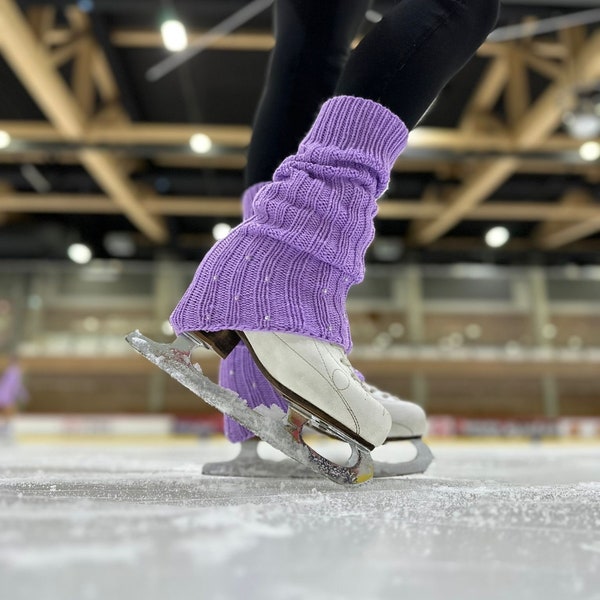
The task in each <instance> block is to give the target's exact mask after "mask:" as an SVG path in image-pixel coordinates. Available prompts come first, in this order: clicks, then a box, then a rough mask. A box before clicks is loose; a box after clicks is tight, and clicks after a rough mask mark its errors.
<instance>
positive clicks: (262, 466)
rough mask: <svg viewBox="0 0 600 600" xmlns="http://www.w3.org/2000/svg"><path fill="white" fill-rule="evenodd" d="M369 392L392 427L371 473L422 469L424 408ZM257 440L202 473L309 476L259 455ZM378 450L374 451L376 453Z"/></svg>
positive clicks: (425, 457)
mask: <svg viewBox="0 0 600 600" xmlns="http://www.w3.org/2000/svg"><path fill="white" fill-rule="evenodd" d="M366 387H367V390H368V391H369V392H370V393H371V395H372V396H373V397H374V398H375V399H376V400H378V401H379V402H380V404H382V405H383V407H384V408H385V409H386V410H387V411H388V412H389V413H390V415H391V417H392V427H391V429H390V432H389V434H388V437H387V439H386V441H385V446H386V448H385V450H386V457H387V459H388V460H385V461H384V460H377V458H375V460H374V476H375V477H398V476H405V475H415V474H419V473H424V472H425V471H426V470H427V468H428V467H429V465H430V464H431V462H432V460H433V454H432V453H431V450H430V449H429V447H428V446H427V445H426V444H425V442H423V440H422V437H423V435H424V434H425V430H426V428H427V417H426V415H425V411H424V410H423V409H422V408H421V407H420V406H418V405H417V404H414V403H412V402H406V401H405V400H400V398H397V397H396V396H392V395H391V394H388V393H386V392H382V391H381V390H379V389H378V388H376V387H375V386H371V385H368V384H366ZM407 444H409V445H411V444H412V446H414V451H416V452H415V454H414V456H413V457H412V458H409V459H408V460H402V457H403V455H404V454H405V453H406V452H405V451H406V450H407V448H406V445H407ZM258 446H259V440H257V439H250V440H247V441H245V442H242V443H241V444H240V452H239V454H238V456H236V457H235V458H234V459H233V460H230V461H224V462H214V463H206V464H205V465H204V466H203V467H202V473H204V474H205V475H215V476H222V477H264V478H294V479H295V478H311V477H314V473H313V472H312V471H310V470H308V469H306V468H305V467H303V466H302V465H301V464H298V463H296V462H294V461H291V460H270V459H268V458H263V457H262V456H261V455H260V454H259V450H258ZM377 453H378V451H376V452H375V454H377Z"/></svg>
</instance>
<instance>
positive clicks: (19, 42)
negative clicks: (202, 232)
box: [0, 0, 168, 243]
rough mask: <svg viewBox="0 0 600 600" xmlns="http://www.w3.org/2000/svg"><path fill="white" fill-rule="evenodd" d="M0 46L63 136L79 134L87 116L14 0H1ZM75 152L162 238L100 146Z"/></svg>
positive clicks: (143, 226)
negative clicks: (97, 148)
mask: <svg viewBox="0 0 600 600" xmlns="http://www.w3.org/2000/svg"><path fill="white" fill-rule="evenodd" d="M0 47H1V49H2V52H3V54H4V57H5V59H6V61H7V62H8V64H9V65H10V66H11V68H12V69H13V71H14V72H15V73H16V74H17V76H18V77H19V79H20V80H21V83H22V84H23V85H24V86H25V88H26V89H27V90H28V92H29V93H30V94H31V96H32V98H33V99H34V100H35V101H36V102H37V103H38V105H39V106H40V108H41V109H42V111H43V112H44V113H45V114H46V116H47V118H48V120H49V121H51V122H52V123H53V125H54V126H55V127H56V128H57V130H58V131H59V132H60V133H61V134H62V135H63V136H64V138H65V139H67V140H77V139H82V137H83V135H84V133H85V129H86V125H87V121H86V116H85V114H84V112H83V110H82V109H81V107H80V106H79V105H78V103H77V101H76V99H75V98H74V96H73V94H72V92H71V91H70V90H69V88H68V87H67V85H66V84H65V82H64V80H63V79H62V77H61V76H60V74H59V73H58V72H57V71H56V68H55V67H54V65H53V64H52V59H51V56H50V53H49V52H48V51H47V50H46V49H45V48H43V47H42V46H40V44H39V43H38V42H37V40H36V38H35V37H34V35H33V33H32V31H31V28H30V27H29V25H28V24H27V21H26V20H25V18H24V17H23V14H22V13H21V11H20V10H19V8H18V7H17V5H16V3H15V2H14V0H4V1H2V2H0ZM79 154H80V158H81V163H82V164H83V166H84V167H85V168H86V169H87V170H88V171H89V172H90V174H91V175H92V177H94V179H96V181H97V182H98V184H99V185H100V186H101V187H102V189H104V191H106V192H107V193H108V194H109V195H110V196H111V198H112V199H113V201H114V202H115V203H116V204H118V205H119V206H120V207H121V209H122V210H123V212H124V213H125V214H126V215H127V217H128V218H129V219H131V221H132V222H133V223H135V224H136V226H137V227H139V228H140V230H141V231H143V232H144V233H145V234H146V235H147V236H148V237H150V238H151V239H152V240H154V241H155V242H159V243H162V242H165V241H166V240H167V238H168V231H167V228H166V225H165V224H164V223H163V222H162V220H161V219H160V218H157V217H156V216H155V215H151V214H150V213H148V211H147V210H146V209H145V208H144V207H143V206H142V205H141V204H140V202H139V199H138V197H137V194H136V191H135V189H134V187H133V185H132V184H131V182H130V181H129V180H128V178H127V177H126V176H125V175H124V174H123V173H122V172H121V170H120V169H119V168H118V163H117V162H116V160H115V159H114V158H112V157H110V156H108V155H107V154H106V153H105V152H102V151H99V150H82V151H80V153H79Z"/></svg>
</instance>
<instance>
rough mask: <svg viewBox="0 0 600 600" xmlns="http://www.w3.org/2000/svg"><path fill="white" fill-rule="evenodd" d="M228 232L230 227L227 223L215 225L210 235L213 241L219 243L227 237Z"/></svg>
mask: <svg viewBox="0 0 600 600" xmlns="http://www.w3.org/2000/svg"><path fill="white" fill-rule="evenodd" d="M230 231H231V225H228V224H227V223H217V224H216V225H215V226H214V227H213V230H212V233H213V237H214V238H215V240H217V241H219V240H222V239H223V238H225V237H227V235H228V234H229V232H230Z"/></svg>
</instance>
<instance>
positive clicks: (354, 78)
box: [246, 0, 499, 186]
mask: <svg viewBox="0 0 600 600" xmlns="http://www.w3.org/2000/svg"><path fill="white" fill-rule="evenodd" d="M369 5H370V0H277V3H276V6H275V48H274V50H273V53H272V55H271V60H270V63H269V71H268V75H267V82H266V86H265V91H264V93H263V96H262V98H261V101H260V104H259V107H258V110H257V113H256V118H255V122H254V130H253V134H252V140H251V143H250V148H249V151H248V164H247V167H246V184H247V186H250V185H253V184H255V183H258V182H261V181H269V180H270V179H271V176H272V174H273V172H274V171H275V169H276V168H277V166H278V165H279V163H280V162H281V161H282V160H283V159H284V158H285V157H286V156H289V155H290V154H292V153H293V152H295V150H296V149H297V147H298V144H299V142H300V140H301V139H302V137H303V136H304V134H305V133H306V132H307V131H308V129H309V127H310V125H311V124H312V122H313V120H314V118H315V116H316V113H317V111H318V109H319V107H320V105H321V104H322V103H323V102H324V101H325V100H326V99H327V98H329V97H331V96H333V95H349V96H359V97H361V98H369V99H371V100H375V101H376V102H379V103H380V104H383V105H384V106H387V108H389V109H390V110H391V111H392V112H394V113H395V114H397V115H398V116H399V117H400V118H401V119H402V120H403V121H404V123H405V124H406V125H407V127H408V128H409V129H412V128H414V126H415V125H416V124H417V123H418V121H419V119H421V117H422V116H423V115H424V114H425V112H426V111H427V109H428V108H429V106H430V105H431V103H432V102H433V101H434V100H435V98H436V96H437V95H438V94H439V93H440V91H441V90H442V88H443V87H444V86H445V85H446V83H447V82H448V81H449V80H450V79H451V78H452V77H453V76H454V74H455V73H456V72H457V71H458V70H459V69H460V68H461V67H462V66H463V65H464V64H465V63H466V62H467V61H468V60H469V59H470V58H471V57H472V56H473V54H474V53H475V51H476V50H477V48H478V47H479V46H480V45H481V43H482V42H483V41H484V40H485V38H486V37H487V35H488V34H489V32H490V31H491V30H492V28H493V27H494V25H495V24H496V21H497V18H498V10H499V0H398V1H397V5H396V6H395V7H394V8H393V9H392V10H391V11H390V12H389V13H388V14H387V15H385V16H384V18H383V19H382V20H381V21H380V22H379V23H378V24H377V25H375V26H374V27H373V28H372V29H371V31H370V32H369V33H368V34H367V35H366V36H365V37H364V39H363V40H362V41H361V43H360V44H359V45H358V47H357V48H356V49H355V50H354V51H353V52H352V53H350V43H351V41H352V39H353V38H354V36H355V35H356V33H357V31H358V28H359V27H360V25H361V23H362V21H363V18H364V15H365V12H366V10H367V9H368V7H369Z"/></svg>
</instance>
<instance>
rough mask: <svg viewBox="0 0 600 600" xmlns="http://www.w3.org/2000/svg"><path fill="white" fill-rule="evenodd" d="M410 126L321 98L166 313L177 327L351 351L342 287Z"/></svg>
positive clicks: (364, 103)
mask: <svg viewBox="0 0 600 600" xmlns="http://www.w3.org/2000/svg"><path fill="white" fill-rule="evenodd" d="M407 138H408V130H407V128H406V126H405V125H404V124H403V123H402V121H401V120H400V119H399V118H398V117H397V116H396V115H394V114H393V113H392V112H390V111H389V110H388V109H387V108H385V107H383V106H381V105H380V104H377V103H376V102H373V101H371V100H365V99H363V98H355V97H351V96H339V97H336V98H333V99H331V100H329V101H327V102H326V103H325V104H324V105H323V107H322V108H321V111H320V112H319V115H318V116H317V119H316V121H315V123H314V125H313V126H312V128H311V130H310V131H309V133H308V134H307V136H306V137H305V139H304V140H303V141H302V142H301V144H300V147H299V149H298V152H297V154H295V155H292V156H290V157H288V158H286V159H285V160H284V161H283V162H282V164H281V166H280V167H279V168H278V169H277V170H276V171H275V174H274V176H273V182H272V183H269V184H267V185H265V186H264V187H263V188H262V189H261V190H260V191H259V192H258V194H257V196H256V199H255V201H254V211H255V215H254V216H253V217H251V218H250V219H248V220H246V221H244V222H243V223H241V224H240V225H238V226H237V227H236V228H235V229H233V230H232V231H231V233H230V234H229V235H228V236H227V237H226V238H225V239H223V240H221V241H220V242H218V243H217V244H215V245H214V246H213V247H212V248H211V250H210V251H209V252H208V253H207V254H206V256H205V258H204V260H203V261H202V263H200V266H199V267H198V269H197V271H196V274H195V276H194V279H193V281H192V283H191V285H190V286H189V288H188V289H187V291H186V293H185V294H184V296H183V298H182V299H181V301H180V302H179V304H178V305H177V307H176V308H175V310H174V312H173V314H172V315H171V323H172V324H173V328H174V329H175V331H176V332H177V333H178V334H179V333H181V332H183V331H194V330H207V331H220V330H222V329H239V330H242V331H282V332H287V333H295V334H299V335H306V336H310V337H313V338H316V339H321V340H324V341H327V342H331V343H333V344H337V345H339V346H342V347H343V348H344V349H345V350H346V352H349V351H350V348H351V339H350V328H349V325H348V317H347V314H346V297H347V293H348V289H349V287H350V286H351V285H353V284H355V283H358V282H360V281H361V280H362V278H363V276H364V255H365V252H366V249H367V247H368V245H369V244H370V243H371V241H372V239H373V235H374V226H373V217H374V216H375V214H376V212H377V202H376V200H377V198H378V197H379V196H380V195H381V194H382V193H383V191H384V190H385V189H386V187H387V184H388V181H389V174H390V170H391V167H392V165H393V164H394V162H395V160H396V158H397V157H398V155H399V154H400V152H401V151H402V150H403V149H404V147H405V145H406V142H407Z"/></svg>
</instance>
